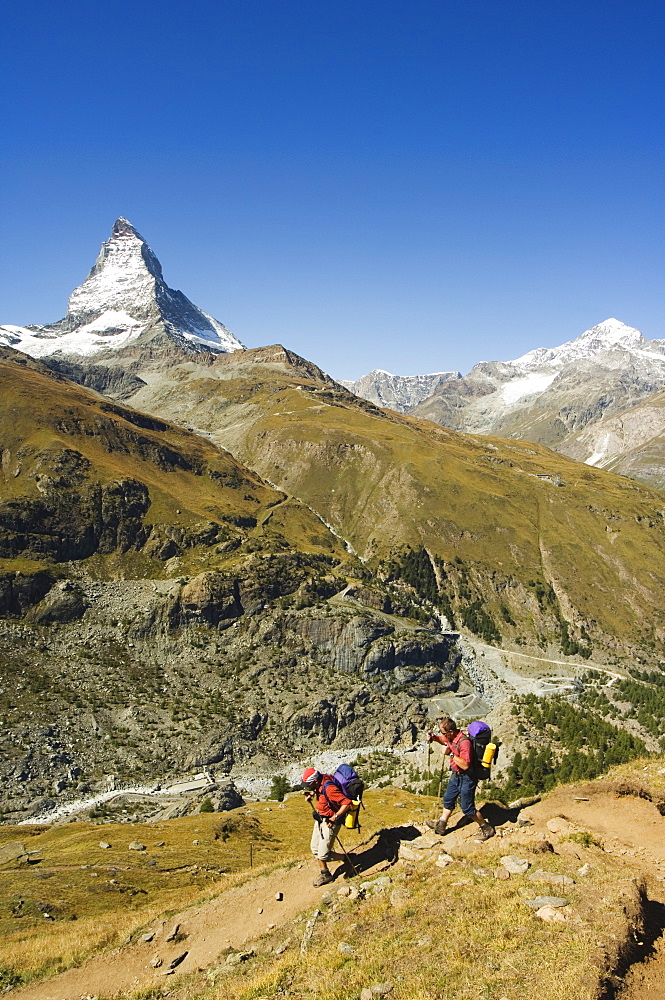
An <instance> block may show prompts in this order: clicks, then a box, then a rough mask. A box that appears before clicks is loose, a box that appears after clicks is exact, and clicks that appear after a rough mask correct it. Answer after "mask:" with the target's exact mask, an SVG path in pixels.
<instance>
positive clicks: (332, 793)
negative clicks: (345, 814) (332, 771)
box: [314, 774, 351, 819]
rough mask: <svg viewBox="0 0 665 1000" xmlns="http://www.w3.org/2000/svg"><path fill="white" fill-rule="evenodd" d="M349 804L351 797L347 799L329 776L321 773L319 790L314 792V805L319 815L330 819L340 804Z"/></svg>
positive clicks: (340, 806)
mask: <svg viewBox="0 0 665 1000" xmlns="http://www.w3.org/2000/svg"><path fill="white" fill-rule="evenodd" d="M350 805H351V799H347V797H346V795H344V794H343V793H342V792H340V790H339V788H338V787H337V785H336V784H335V782H334V781H333V780H332V778H331V776H330V775H329V774H323V775H322V776H321V784H320V785H319V790H318V792H317V793H316V805H315V807H314V808H315V809H316V811H317V813H318V814H319V816H323V817H324V818H325V819H332V818H333V816H334V815H335V813H336V812H338V810H339V809H341V808H342V806H350Z"/></svg>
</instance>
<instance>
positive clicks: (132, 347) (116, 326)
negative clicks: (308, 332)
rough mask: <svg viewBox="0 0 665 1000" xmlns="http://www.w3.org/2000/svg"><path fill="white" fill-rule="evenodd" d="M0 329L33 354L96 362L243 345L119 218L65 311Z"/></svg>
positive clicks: (139, 359)
mask: <svg viewBox="0 0 665 1000" xmlns="http://www.w3.org/2000/svg"><path fill="white" fill-rule="evenodd" d="M0 337H2V340H3V342H4V343H5V344H6V345H8V346H10V347H14V348H16V349H17V350H20V351H23V352H25V353H26V354H29V355H31V356H33V357H38V358H44V359H46V358H50V357H52V356H54V357H55V358H56V359H57V361H58V362H59V363H60V364H62V363H63V361H64V362H67V361H69V362H74V363H80V362H81V359H85V361H87V362H90V361H91V359H94V363H95V364H96V365H97V366H99V365H106V364H109V363H110V364H114V365H118V364H121V365H127V364H129V363H133V364H134V366H136V365H137V363H141V362H142V363H143V364H144V365H145V364H147V363H148V362H150V361H152V362H155V363H156V364H157V365H158V366H159V363H160V362H161V363H163V362H164V361H166V360H167V359H168V358H169V357H171V358H172V357H174V356H180V355H183V354H184V355H188V354H190V355H191V354H196V353H200V352H202V351H203V352H215V353H216V352H220V351H222V352H224V351H235V350H239V349H241V348H242V344H241V343H240V341H239V340H237V339H236V337H234V336H233V334H232V333H231V332H230V331H229V330H227V329H226V327H225V326H223V324H221V323H220V322H219V321H218V320H216V319H213V317H212V316H209V315H208V314H207V313H205V312H203V310H202V309H199V307H198V306H195V305H194V304H193V303H192V302H190V300H189V299H188V298H187V297H186V296H185V295H183V293H182V292H179V291H176V290H174V289H173V288H169V286H168V285H167V284H166V282H165V281H164V278H163V275H162V268H161V265H160V263H159V261H158V260H157V257H156V256H155V254H154V253H153V251H152V250H151V249H150V247H149V246H148V244H147V243H146V241H145V240H144V238H143V237H142V236H141V234H140V233H139V232H138V231H137V230H136V229H135V228H134V227H133V226H132V225H131V223H129V222H128V221H127V220H126V219H122V218H120V219H118V220H117V222H116V223H115V224H114V226H113V231H112V233H111V238H110V239H109V240H107V241H106V242H105V243H104V244H103V245H102V249H101V251H100V253H99V256H98V258H97V261H96V262H95V265H94V267H93V268H92V270H91V271H90V274H89V275H88V277H87V278H86V280H85V281H84V282H83V284H82V285H79V287H78V288H75V289H74V291H73V292H72V294H71V296H70V298H69V304H68V307H67V315H66V316H65V317H64V319H61V320H60V321H59V322H57V323H52V324H50V325H47V326H28V327H14V326H5V327H0ZM71 373H72V372H71V369H70V371H68V372H67V374H71ZM117 378H118V376H116V379H117ZM88 384H92V383H88ZM94 387H95V388H99V386H98V385H95V386H94Z"/></svg>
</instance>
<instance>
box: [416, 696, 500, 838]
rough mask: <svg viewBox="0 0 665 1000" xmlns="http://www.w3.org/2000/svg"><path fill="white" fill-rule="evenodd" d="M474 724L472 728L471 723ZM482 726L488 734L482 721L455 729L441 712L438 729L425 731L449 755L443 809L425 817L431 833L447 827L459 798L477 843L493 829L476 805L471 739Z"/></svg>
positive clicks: (455, 725)
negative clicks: (433, 817) (472, 823)
mask: <svg viewBox="0 0 665 1000" xmlns="http://www.w3.org/2000/svg"><path fill="white" fill-rule="evenodd" d="M474 726H475V727H480V728H477V731H476V732H472V731H471V730H472V727H474ZM483 727H484V729H485V730H487V731H488V733H490V735H491V731H490V729H489V726H488V725H487V724H486V723H484V722H472V723H471V724H470V725H469V729H468V731H467V732H465V731H464V730H462V729H459V727H458V726H457V723H456V722H455V721H454V719H451V718H450V717H449V716H447V715H444V716H443V718H442V719H439V730H440V732H439V733H428V734H427V742H428V743H440V744H441V746H442V747H443V752H444V757H449V758H450V778H449V779H448V784H447V786H446V790H445V792H444V794H443V812H442V813H441V816H440V818H439V819H438V820H431V819H428V820H427V821H426V822H427V826H429V827H430V829H431V830H434V832H435V833H438V834H439V835H441V836H443V834H444V833H446V832H447V830H448V820H449V819H450V815H451V813H452V811H453V809H454V808H455V805H456V803H457V801H458V799H459V804H460V807H461V809H462V812H463V813H464V815H465V816H466V817H467V819H468V820H469V821H471V820H475V821H476V823H477V824H478V826H479V827H480V831H479V833H478V835H477V837H476V838H475V839H476V840H477V841H478V842H479V843H482V842H483V841H485V840H489V839H490V837H493V836H494V834H495V833H496V830H495V829H494V827H493V826H492V824H491V823H488V822H487V820H486V819H485V817H484V816H483V815H482V814H481V813H480V812H479V811H478V809H477V808H476V785H477V784H478V781H479V780H480V776H479V773H478V767H477V765H476V760H475V754H474V746H473V740H474V739H475V738H476V737H477V736H478V735H479V734H480V733H481V732H482V731H483Z"/></svg>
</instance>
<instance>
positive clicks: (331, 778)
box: [302, 764, 363, 886]
mask: <svg viewBox="0 0 665 1000" xmlns="http://www.w3.org/2000/svg"><path fill="white" fill-rule="evenodd" d="M302 784H303V786H304V789H305V792H304V794H305V798H306V799H307V801H308V802H309V804H310V805H311V806H312V810H313V811H312V815H313V816H314V829H313V831H312V839H311V842H310V849H311V851H312V854H313V855H314V857H315V858H316V860H317V861H318V864H319V868H320V869H321V874H320V875H319V877H318V879H317V880H316V882H314V885H315V886H319V885H327V884H328V882H332V880H333V874H332V872H331V871H330V869H329V868H328V862H329V861H345V862H346V863H347V864H348V865H349V867H350V869H351V871H352V873H353V874H355V869H354V868H353V862H352V861H351V859H350V857H349V855H348V854H347V853H346V851H344V848H343V846H342V842H341V840H340V839H339V831H340V828H341V826H342V823H344V821H345V819H347V817H349V821H348V825H349V826H350V827H351V828H356V827H357V824H358V820H357V811H358V807H359V805H360V798H361V797H362V792H363V782H362V780H361V779H360V778H359V777H358V775H357V774H356V772H355V771H354V770H353V768H352V767H351V766H350V765H348V764H341V765H340V767H338V768H337V770H336V771H335V774H334V775H331V774H321V772H320V771H317V769H316V768H315V767H308V768H307V770H306V771H305V773H304V774H303V776H302ZM354 813H355V815H354ZM336 840H337V841H338V842H339V846H340V847H342V850H343V851H344V853H343V854H337V853H336V852H335V851H333V846H334V844H335V841H336Z"/></svg>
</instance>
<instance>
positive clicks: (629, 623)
mask: <svg viewBox="0 0 665 1000" xmlns="http://www.w3.org/2000/svg"><path fill="white" fill-rule="evenodd" d="M134 402H135V404H136V405H138V406H141V407H143V408H145V409H148V410H150V411H151V412H153V413H159V414H163V415H168V416H169V417H170V418H172V419H174V420H178V421H181V422H183V423H185V424H193V425H195V426H197V427H201V428H205V429H206V430H207V431H209V432H210V434H211V436H212V438H213V439H214V440H215V441H216V442H218V443H220V444H222V445H223V446H225V447H227V448H229V449H230V450H231V451H232V452H233V453H234V454H235V455H236V456H237V457H239V458H240V459H242V461H244V462H246V463H247V464H248V465H249V466H251V467H252V468H254V469H256V470H257V471H258V472H259V473H260V474H261V475H263V476H265V477H267V478H268V479H270V480H271V481H272V482H274V483H276V484H278V485H279V487H280V488H282V489H284V490H285V491H287V492H288V493H289V494H292V495H294V496H297V497H299V498H300V499H302V500H304V501H305V502H306V503H307V504H308V505H310V506H311V507H312V508H313V509H314V510H316V511H317V513H319V514H320V515H321V517H323V518H324V520H325V521H326V522H328V523H329V524H330V525H332V527H333V528H334V529H335V531H336V532H338V533H339V534H340V535H341V536H342V537H344V538H345V539H347V540H348V542H349V543H350V544H351V545H352V547H353V549H354V550H355V551H356V552H357V553H358V554H359V555H360V556H361V557H362V558H363V559H364V560H365V561H366V562H367V563H368V564H369V566H370V567H372V568H374V569H375V570H378V571H379V572H383V574H384V575H390V574H391V573H392V574H393V575H394V574H395V572H396V570H395V566H396V563H398V564H399V563H403V561H404V558H405V553H406V552H407V550H406V547H407V546H410V547H411V549H412V550H414V551H417V552H423V551H426V552H427V553H428V555H429V557H430V562H431V564H432V573H433V574H434V577H435V579H436V590H437V592H438V594H439V597H440V598H441V600H442V604H443V606H444V608H445V607H451V608H452V610H453V612H454V614H455V616H456V619H457V620H460V619H461V618H462V616H463V614H464V613H466V614H467V617H468V616H469V615H472V612H473V609H474V608H475V609H476V610H481V611H483V612H484V613H485V614H487V615H488V616H489V617H490V618H491V621H492V623H493V627H494V632H493V635H494V636H495V637H496V636H500V637H501V639H502V640H503V641H504V642H505V641H507V642H511V643H517V644H518V645H519V644H520V643H523V644H526V645H532V646H537V645H540V646H541V647H542V648H545V647H546V646H548V645H550V644H552V643H556V644H558V645H559V646H560V648H562V649H564V650H566V649H567V648H568V644H569V643H571V642H573V643H577V645H578V647H580V648H585V649H589V648H593V650H594V655H595V654H597V653H598V652H602V653H604V654H606V655H610V654H612V653H617V654H620V655H623V654H624V653H629V654H630V655H639V656H642V657H645V658H647V659H649V658H658V657H662V655H663V650H664V646H663V639H664V637H665V632H664V627H665V618H664V615H663V610H662V609H663V607H664V606H665V568H664V564H663V561H662V558H661V552H662V549H663V543H664V542H665V522H664V519H663V512H662V500H661V496H660V494H658V493H656V492H654V491H651V490H649V489H647V488H645V487H643V486H640V485H638V484H636V483H634V482H632V481H629V480H627V479H623V478H621V477H618V476H613V475H610V474H608V473H606V472H603V471H600V470H596V469H594V468H589V467H586V466H582V465H579V464H578V463H576V462H574V461H571V460H569V459H567V458H565V457H563V456H561V455H558V454H556V453H554V452H552V451H550V450H548V449H547V448H545V447H542V446H538V445H533V444H529V443H524V442H518V441H510V442H508V441H504V440H501V439H492V438H483V437H473V436H469V435H462V434H457V433H455V432H453V431H449V430H447V429H445V428H443V427H439V426H436V425H433V424H431V423H429V422H428V421H422V420H416V419H414V418H409V417H403V416H400V415H398V414H395V413H392V412H391V411H385V410H379V409H378V408H376V407H374V406H373V405H372V404H370V403H367V402H365V401H363V400H359V399H358V398H356V397H354V396H352V395H350V394H349V393H346V392H345V391H343V390H341V389H339V388H336V387H335V386H334V385H331V384H330V381H329V380H325V379H322V378H321V377H320V376H319V375H317V373H316V371H312V367H311V366H309V367H307V366H306V364H305V363H304V362H301V360H300V359H297V360H296V361H294V357H293V355H290V354H289V352H286V351H284V350H283V349H281V348H279V347H273V348H261V349H257V350H255V351H245V352H242V353H240V352H239V353H238V354H234V355H226V356H224V357H220V358H219V359H216V360H215V361H214V363H213V364H211V365H208V366H205V367H204V366H196V365H195V364H193V363H190V364H187V365H182V366H179V367H176V368H174V369H173V370H172V371H171V372H170V373H168V374H167V375H166V376H164V377H163V378H162V379H161V380H160V381H159V382H155V383H154V384H153V385H152V386H150V387H147V388H145V389H142V390H141V392H140V393H139V394H137V396H135V397H134ZM469 609H471V610H469Z"/></svg>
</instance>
